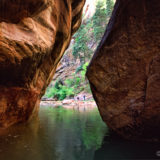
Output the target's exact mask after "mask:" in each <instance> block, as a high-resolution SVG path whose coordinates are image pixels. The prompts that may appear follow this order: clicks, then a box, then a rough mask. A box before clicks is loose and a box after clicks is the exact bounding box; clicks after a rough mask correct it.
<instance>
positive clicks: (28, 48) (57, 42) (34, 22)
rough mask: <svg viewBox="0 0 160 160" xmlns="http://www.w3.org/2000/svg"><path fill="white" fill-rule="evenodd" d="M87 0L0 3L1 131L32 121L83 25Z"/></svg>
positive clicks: (10, 1)
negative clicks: (72, 41) (59, 64)
mask: <svg viewBox="0 0 160 160" xmlns="http://www.w3.org/2000/svg"><path fill="white" fill-rule="evenodd" d="M84 3H85V0H23V1H22V0H14V1H13V0H1V1H0V128H3V127H8V126H10V125H12V124H14V123H17V122H22V121H26V120H28V119H29V118H30V117H31V115H33V113H36V111H37V110H38V106H39V102H40V99H41V97H42V95H43V94H44V93H45V89H46V87H47V86H48V84H49V83H50V81H51V80H52V77H53V75H54V73H55V71H56V67H57V65H58V63H59V61H60V59H61V57H62V56H63V53H64V51H65V50H66V48H67V47H68V45H69V43H70V40H71V36H72V35H73V33H74V32H75V31H76V30H77V29H78V28H79V26H80V24H81V15H82V8H83V5H84Z"/></svg>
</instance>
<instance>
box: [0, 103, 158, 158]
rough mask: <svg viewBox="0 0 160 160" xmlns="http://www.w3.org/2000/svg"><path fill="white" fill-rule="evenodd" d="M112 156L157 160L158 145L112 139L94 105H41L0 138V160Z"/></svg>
mask: <svg viewBox="0 0 160 160" xmlns="http://www.w3.org/2000/svg"><path fill="white" fill-rule="evenodd" d="M112 159H113V160H114V159H117V160H118V159H124V160H125V159H131V160H134V159H160V144H159V143H138V142H137V143H136V142H134V143H133V142H130V141H124V140H122V139H120V138H117V137H114V138H113V137H112V136H110V134H109V131H108V128H107V126H106V125H105V124H104V123H103V121H102V120H101V117H100V115H99V112H98V110H97V108H95V109H92V110H83V111H82V110H81V111H80V110H78V109H64V108H63V107H56V108H54V107H50V106H45V107H44V106H43V107H42V106H41V107H40V112H39V116H38V117H37V118H36V119H34V120H32V121H31V122H30V123H27V124H19V125H16V126H13V127H11V128H9V129H8V130H7V131H6V132H5V134H4V135H2V136H1V137H0V160H112Z"/></svg>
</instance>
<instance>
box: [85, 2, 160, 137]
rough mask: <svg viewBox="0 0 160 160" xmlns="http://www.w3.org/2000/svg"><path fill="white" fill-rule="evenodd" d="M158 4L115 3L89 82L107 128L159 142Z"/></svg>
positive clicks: (159, 31) (124, 135) (159, 67)
mask: <svg viewBox="0 0 160 160" xmlns="http://www.w3.org/2000/svg"><path fill="white" fill-rule="evenodd" d="M159 44H160V1H159V0H152V1H148V0H133V1H130V0H117V2H116V5H115V8H114V11H113V14H112V17H111V20H110V22H109V24H108V27H107V30H106V32H105V35H104V37H103V39H102V41H101V43H100V45H99V47H98V49H97V51H96V53H95V55H94V57H93V59H92V61H91V63H90V66H89V68H88V73H87V77H88V79H89V81H90V85H91V88H92V92H93V95H94V98H95V100H96V103H97V105H98V107H99V110H100V113H101V116H102V118H103V120H104V121H105V122H106V123H107V125H108V126H109V127H110V128H111V129H113V130H114V131H116V132H117V133H118V134H120V135H122V136H123V137H125V138H129V139H132V140H133V139H138V138H139V139H140V140H143V139H150V138H154V140H156V138H157V139H159V138H160V47H159Z"/></svg>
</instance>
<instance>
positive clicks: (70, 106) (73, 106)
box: [40, 99, 97, 110]
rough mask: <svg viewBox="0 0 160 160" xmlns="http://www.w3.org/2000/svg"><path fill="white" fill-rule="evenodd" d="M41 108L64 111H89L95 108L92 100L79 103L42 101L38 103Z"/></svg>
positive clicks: (75, 101)
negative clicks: (57, 108)
mask: <svg viewBox="0 0 160 160" xmlns="http://www.w3.org/2000/svg"><path fill="white" fill-rule="evenodd" d="M40 105H41V106H52V107H60V106H62V107H63V108H66V109H79V110H90V109H94V108H96V107H97V105H96V103H95V101H94V100H90V101H80V100H73V99H69V100H63V101H54V100H45V101H44V100H43V101H41V102H40Z"/></svg>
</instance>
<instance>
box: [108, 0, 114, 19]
mask: <svg viewBox="0 0 160 160" xmlns="http://www.w3.org/2000/svg"><path fill="white" fill-rule="evenodd" d="M113 6H114V2H113V0H106V15H107V17H108V18H109V17H110V16H111V14H112V10H113Z"/></svg>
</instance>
